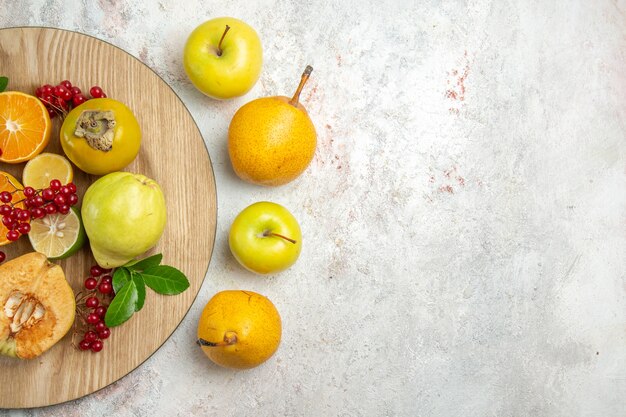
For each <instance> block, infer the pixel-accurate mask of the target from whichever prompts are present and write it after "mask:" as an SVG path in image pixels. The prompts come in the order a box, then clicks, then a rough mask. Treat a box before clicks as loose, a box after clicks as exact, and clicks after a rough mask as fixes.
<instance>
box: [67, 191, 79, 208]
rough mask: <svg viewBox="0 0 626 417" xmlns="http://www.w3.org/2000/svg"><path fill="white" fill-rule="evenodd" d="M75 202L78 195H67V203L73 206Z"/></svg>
mask: <svg viewBox="0 0 626 417" xmlns="http://www.w3.org/2000/svg"><path fill="white" fill-rule="evenodd" d="M76 203H78V196H77V195H76V194H70V195H68V196H67V204H69V205H70V206H73V205H75V204H76Z"/></svg>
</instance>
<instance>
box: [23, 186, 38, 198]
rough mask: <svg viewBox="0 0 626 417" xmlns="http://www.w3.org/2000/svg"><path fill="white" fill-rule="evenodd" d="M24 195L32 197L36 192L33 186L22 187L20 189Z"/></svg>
mask: <svg viewBox="0 0 626 417" xmlns="http://www.w3.org/2000/svg"><path fill="white" fill-rule="evenodd" d="M22 192H23V193H24V195H25V196H26V197H32V196H34V195H35V194H36V191H35V189H34V188H33V187H24V190H23V191H22Z"/></svg>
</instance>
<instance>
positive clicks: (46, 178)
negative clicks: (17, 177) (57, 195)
mask: <svg viewBox="0 0 626 417" xmlns="http://www.w3.org/2000/svg"><path fill="white" fill-rule="evenodd" d="M53 179H58V180H59V181H61V184H67V183H69V182H72V180H73V179H74V171H73V170H72V164H70V161H68V160H67V159H66V158H64V157H62V156H61V155H57V154H55V153H47V152H45V153H42V154H39V155H37V156H36V157H34V158H33V159H31V160H30V161H28V162H27V163H26V166H24V171H23V172H22V182H23V183H24V186H28V187H33V188H35V189H39V188H46V187H49V186H50V180H53Z"/></svg>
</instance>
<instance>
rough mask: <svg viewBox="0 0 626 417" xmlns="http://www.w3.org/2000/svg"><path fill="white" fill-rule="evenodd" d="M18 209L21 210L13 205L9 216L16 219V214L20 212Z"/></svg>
mask: <svg viewBox="0 0 626 417" xmlns="http://www.w3.org/2000/svg"><path fill="white" fill-rule="evenodd" d="M20 211H22V209H21V208H18V207H13V210H11V213H10V214H9V216H11V218H12V219H13V220H17V216H18V214H19V213H20Z"/></svg>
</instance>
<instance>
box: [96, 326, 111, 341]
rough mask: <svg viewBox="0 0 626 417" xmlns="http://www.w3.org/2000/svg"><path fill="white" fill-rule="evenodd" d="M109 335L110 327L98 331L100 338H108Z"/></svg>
mask: <svg viewBox="0 0 626 417" xmlns="http://www.w3.org/2000/svg"><path fill="white" fill-rule="evenodd" d="M109 336H111V330H110V329H108V328H107V329H103V330H100V331H99V332H98V337H99V338H100V339H108V338H109Z"/></svg>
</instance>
